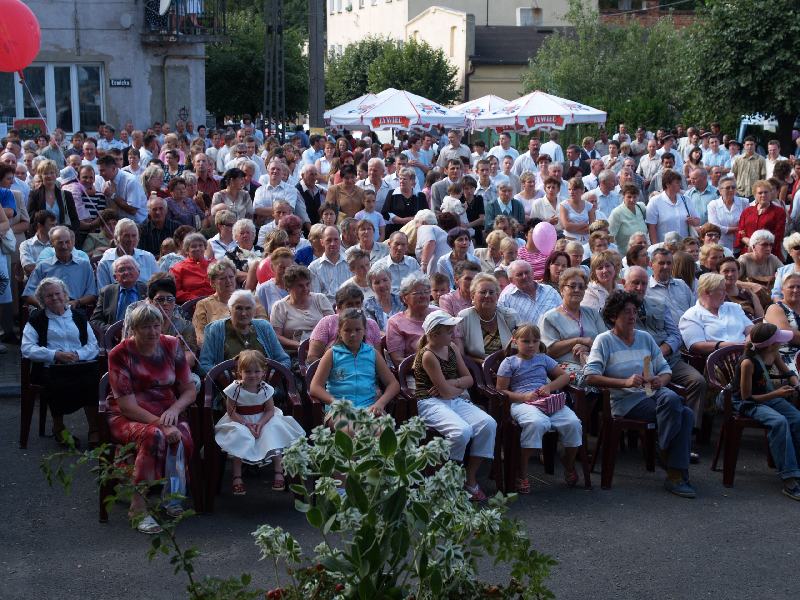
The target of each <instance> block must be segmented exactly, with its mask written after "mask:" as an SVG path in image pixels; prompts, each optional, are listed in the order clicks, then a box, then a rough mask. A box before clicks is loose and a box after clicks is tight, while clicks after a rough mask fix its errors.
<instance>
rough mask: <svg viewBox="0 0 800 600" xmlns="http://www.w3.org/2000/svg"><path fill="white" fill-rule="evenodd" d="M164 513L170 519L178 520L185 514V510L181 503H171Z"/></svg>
mask: <svg viewBox="0 0 800 600" xmlns="http://www.w3.org/2000/svg"><path fill="white" fill-rule="evenodd" d="M164 512H166V513H167V516H168V517H169V518H171V519H176V518H178V517H180V516H181V515H182V514H183V512H184V508H183V505H182V504H181V503H180V502H170V503H169V504H167V505H166V506H165V507H164Z"/></svg>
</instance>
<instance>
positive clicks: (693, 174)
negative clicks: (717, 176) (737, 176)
mask: <svg viewBox="0 0 800 600" xmlns="http://www.w3.org/2000/svg"><path fill="white" fill-rule="evenodd" d="M717 197H718V194H717V190H716V189H714V186H712V185H709V183H708V173H706V170H705V169H692V170H691V171H690V172H689V189H688V190H686V198H687V200H689V204H690V205H691V206H693V207H694V210H695V212H696V213H697V216H698V217H700V225H704V224H705V223H706V221H708V205H709V203H710V202H711V201H712V200H716V199H717Z"/></svg>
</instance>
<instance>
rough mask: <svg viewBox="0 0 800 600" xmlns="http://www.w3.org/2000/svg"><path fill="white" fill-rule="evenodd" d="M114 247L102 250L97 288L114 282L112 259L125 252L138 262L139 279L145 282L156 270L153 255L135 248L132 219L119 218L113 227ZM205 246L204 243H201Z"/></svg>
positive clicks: (136, 240) (135, 229) (136, 239)
mask: <svg viewBox="0 0 800 600" xmlns="http://www.w3.org/2000/svg"><path fill="white" fill-rule="evenodd" d="M114 241H115V242H116V244H117V247H116V248H109V249H108V250H106V251H105V252H103V258H101V259H100V262H99V263H98V264H97V288H98V289H101V288H103V287H105V286H107V285H110V284H112V283H114V261H115V260H117V259H118V258H119V257H120V256H124V255H126V254H128V255H130V256H133V258H134V259H135V260H136V262H137V263H138V264H139V281H144V282H146V281H147V280H148V279H150V276H151V275H152V274H153V273H157V272H158V264H157V263H156V259H155V257H154V256H153V255H152V254H150V253H149V252H148V251H147V250H142V249H141V248H137V246H138V245H139V227H138V226H137V225H136V222H135V221H133V220H132V219H120V220H119V221H117V226H116V227H115V228H114ZM203 246H204V247H205V243H204V244H203Z"/></svg>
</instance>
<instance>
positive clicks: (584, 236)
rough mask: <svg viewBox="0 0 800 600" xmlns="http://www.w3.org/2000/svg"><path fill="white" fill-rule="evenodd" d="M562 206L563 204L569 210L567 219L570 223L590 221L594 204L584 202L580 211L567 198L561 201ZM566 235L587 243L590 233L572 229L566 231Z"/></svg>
mask: <svg viewBox="0 0 800 600" xmlns="http://www.w3.org/2000/svg"><path fill="white" fill-rule="evenodd" d="M561 206H563V207H564V208H565V209H566V211H567V221H568V222H570V223H588V222H589V210H590V209H591V207H592V205H591V204H589V203H588V202H586V201H584V202H583V210H581V211H580V212H578V211H577V210H575V209H574V208H572V206H570V204H569V202H568V201H567V200H563V201H562V202H561ZM564 236H565V237H567V238H569V239H572V240H578V241H579V242H581V243H582V244H585V243H586V242H588V241H589V234H588V233H573V232H571V231H566V230H565V231H564Z"/></svg>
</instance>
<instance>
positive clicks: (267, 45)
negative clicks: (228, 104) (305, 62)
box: [263, 0, 286, 142]
mask: <svg viewBox="0 0 800 600" xmlns="http://www.w3.org/2000/svg"><path fill="white" fill-rule="evenodd" d="M283 29H284V23H283V0H264V98H263V105H264V121H265V122H266V124H267V127H269V125H270V124H272V123H274V124H275V128H276V129H277V133H278V136H279V138H280V140H281V142H283V140H284V138H285V133H286V132H285V126H286V78H285V71H284V52H283Z"/></svg>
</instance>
